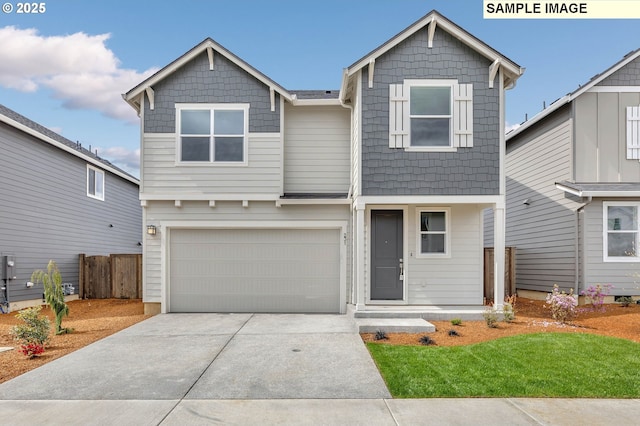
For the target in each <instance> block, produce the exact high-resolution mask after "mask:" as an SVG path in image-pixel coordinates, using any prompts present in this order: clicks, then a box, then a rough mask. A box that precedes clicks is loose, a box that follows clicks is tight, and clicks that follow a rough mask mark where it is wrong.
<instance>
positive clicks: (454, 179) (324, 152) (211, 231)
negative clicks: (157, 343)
mask: <svg viewBox="0 0 640 426" xmlns="http://www.w3.org/2000/svg"><path fill="white" fill-rule="evenodd" d="M521 74H522V69H521V68H520V67H519V66H518V65H517V64H515V63H514V62H512V61H511V60H509V59H508V58H506V57H505V56H503V55H501V54H500V53H498V52H496V51H495V50H494V49H492V48H491V47H489V46H487V45H486V44H484V43H483V42H481V41H480V40H478V39H476V38H475V37H473V36H472V35H470V34H469V33H467V32H466V31H464V30H463V29H462V28H460V27H458V26H457V25H455V24H454V23H452V22H451V21H449V20H448V19H446V18H445V17H443V16H442V15H440V14H439V13H438V12H436V11H433V12H431V13H429V14H427V15H426V16H425V17H423V18H421V19H420V20H419V21H417V22H416V23H414V24H413V25H411V26H410V27H408V28H407V29H405V30H404V31H402V32H401V33H400V34H398V35H397V36H395V37H393V38H392V39H391V40H389V41H388V42H386V43H384V44H383V45H381V46H380V47H378V48H376V49H375V50H373V51H372V52H371V53H369V54H368V55H366V56H365V57H363V58H362V59H360V60H358V61H356V62H355V63H354V64H353V65H351V66H350V67H348V68H346V69H345V70H344V72H343V80H342V87H341V89H340V90H339V91H333V90H329V91H324V90H323V91H291V90H287V89H285V88H283V87H282V86H280V85H279V84H277V83H276V82H274V81H273V80H271V79H269V78H268V77H266V76H265V75H264V74H262V73H260V72H259V71H257V70H256V69H255V68H253V67H252V66H250V65H249V64H247V63H246V62H244V61H243V60H242V59H240V58H238V57H237V56H236V55H234V54H233V53H231V52H229V51H228V50H226V49H225V48H223V47H222V46H220V45H219V44H217V43H216V42H214V41H213V40H211V39H206V40H204V41H203V42H202V43H200V44H198V45H197V46H195V47H194V48H193V49H191V50H190V51H188V52H187V53H185V54H184V55H183V56H181V57H180V58H178V59H177V60H175V61H174V62H172V63H171V64H169V65H168V66H166V67H165V68H163V69H162V70H160V71H159V72H157V73H156V74H155V75H153V76H151V77H149V78H148V79H147V80H145V81H143V82H142V83H140V84H139V85H138V86H136V87H135V88H133V89H132V90H130V91H129V92H128V93H126V94H125V95H123V97H124V98H125V100H126V101H127V102H128V103H129V104H130V105H131V106H133V107H134V108H135V109H136V111H137V112H138V113H139V114H140V117H141V122H142V142H141V156H142V159H141V188H140V199H141V202H142V205H143V207H144V214H143V216H144V225H145V226H146V227H151V228H153V229H154V230H155V235H147V236H146V240H145V244H144V272H143V281H144V285H143V286H144V302H145V303H146V305H145V306H146V308H147V309H148V310H149V311H152V310H156V311H162V312H214V311H215V312H345V311H346V307H347V304H354V305H355V308H356V310H358V311H366V310H375V309H380V308H382V309H385V308H389V307H395V308H399V307H402V306H404V307H405V309H406V308H407V307H409V308H416V309H417V307H424V306H438V307H440V306H445V305H455V306H469V305H471V306H477V307H479V306H482V304H483V278H482V277H483V232H482V231H483V226H482V225H483V224H482V211H483V209H484V208H492V209H495V211H496V212H497V214H496V217H497V219H496V223H498V224H502V223H503V222H502V221H503V220H504V202H505V198H504V197H505V195H504V194H505V191H504V169H503V163H504V91H505V90H506V89H508V88H509V87H511V86H513V84H514V83H515V81H516V80H517V79H518V77H519V76H520V75H521ZM501 218H502V219H501ZM495 229H496V232H495V238H494V239H495V240H496V241H497V242H498V244H497V245H499V244H500V241H502V244H504V227H503V226H496V227H495ZM502 253H504V250H502ZM503 269H504V257H503V256H500V255H498V256H496V270H497V272H498V273H496V276H497V277H499V279H497V280H496V282H495V288H496V289H497V290H499V291H497V294H500V293H502V292H503V286H504V283H503V279H502V277H503V276H504V273H503ZM500 304H501V301H498V306H499V305H500Z"/></svg>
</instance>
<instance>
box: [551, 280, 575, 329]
mask: <svg viewBox="0 0 640 426" xmlns="http://www.w3.org/2000/svg"><path fill="white" fill-rule="evenodd" d="M576 306H578V301H577V300H576V298H575V297H574V296H573V289H570V290H569V293H568V294H567V293H565V292H564V291H562V292H561V291H560V290H559V289H558V285H557V284H554V285H553V291H552V292H551V293H549V294H547V300H546V303H545V307H548V308H549V309H551V316H552V317H553V319H554V320H556V321H559V322H561V323H562V324H564V323H566V322H567V321H569V320H571V319H572V318H573V317H574V316H575V314H576Z"/></svg>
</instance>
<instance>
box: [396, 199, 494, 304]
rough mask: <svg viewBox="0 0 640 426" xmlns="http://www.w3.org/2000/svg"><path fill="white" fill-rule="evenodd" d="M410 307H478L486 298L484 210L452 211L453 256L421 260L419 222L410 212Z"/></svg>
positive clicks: (454, 208)
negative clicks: (417, 255) (484, 293)
mask: <svg viewBox="0 0 640 426" xmlns="http://www.w3.org/2000/svg"><path fill="white" fill-rule="evenodd" d="M408 213H409V215H408V216H409V224H408V225H409V237H408V238H409V241H408V247H409V254H410V256H409V271H408V279H409V282H408V287H409V288H408V291H409V298H408V300H409V304H412V305H478V304H482V297H483V290H484V287H483V274H482V268H483V249H482V226H481V222H482V209H481V208H479V207H477V206H475V205H455V206H452V207H451V219H450V223H451V256H450V257H449V258H446V259H443V258H431V259H429V258H417V257H416V256H415V254H416V251H417V250H418V236H417V234H418V218H417V212H416V208H415V206H411V207H410V208H409V212H408Z"/></svg>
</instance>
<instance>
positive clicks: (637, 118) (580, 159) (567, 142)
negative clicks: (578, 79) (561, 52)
mask: <svg viewBox="0 0 640 426" xmlns="http://www.w3.org/2000/svg"><path fill="white" fill-rule="evenodd" d="M506 142H507V166H506V173H507V217H506V233H507V236H506V241H507V244H508V245H510V246H515V247H517V265H518V267H517V277H516V285H517V288H518V294H521V295H527V296H530V297H535V296H536V294H535V293H531V292H544V293H547V292H550V291H551V290H552V289H553V285H554V284H558V286H559V287H561V288H562V289H563V290H565V291H569V289H574V292H575V293H580V292H581V291H583V290H584V289H586V288H587V287H589V286H591V285H596V284H612V285H613V286H614V288H613V289H612V292H611V294H612V295H618V296H622V295H637V294H640V288H639V284H638V277H637V274H638V272H640V251H639V250H638V244H639V242H640V225H639V224H640V217H639V215H640V161H639V159H640V50H636V51H634V52H631V53H629V54H628V55H626V56H625V57H624V58H623V59H622V60H621V61H619V62H618V63H616V64H615V65H613V66H612V67H610V68H609V69H607V70H605V71H604V72H602V73H600V74H598V75H596V76H595V77H593V78H592V79H591V80H590V81H589V82H588V83H586V84H583V85H581V86H580V87H579V88H578V89H576V90H575V91H574V92H572V93H569V94H568V95H566V96H564V97H562V98H560V99H558V100H557V101H555V102H554V103H553V104H552V105H550V106H549V107H547V108H546V109H544V110H543V111H542V112H540V113H539V114H537V115H536V116H534V117H533V118H531V119H530V120H528V121H527V122H525V123H524V124H523V125H522V126H520V127H519V128H517V129H516V130H514V131H512V132H510V133H509V134H508V135H507V141H506ZM544 293H541V294H543V295H544Z"/></svg>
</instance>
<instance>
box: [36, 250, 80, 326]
mask: <svg viewBox="0 0 640 426" xmlns="http://www.w3.org/2000/svg"><path fill="white" fill-rule="evenodd" d="M31 281H33V282H35V283H39V282H42V284H43V285H44V300H45V301H46V302H47V303H48V304H49V306H50V307H51V310H52V311H53V313H54V314H55V315H56V334H66V333H71V332H72V331H73V329H71V328H63V327H62V318H63V317H66V316H67V315H69V307H68V306H67V304H66V303H65V301H64V289H63V288H62V274H60V271H59V270H58V265H56V262H55V261H53V260H50V261H49V264H48V265H47V271H46V272H45V271H42V270H38V271H34V272H33V274H31Z"/></svg>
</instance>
